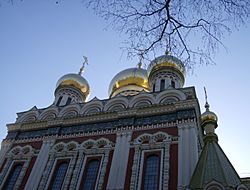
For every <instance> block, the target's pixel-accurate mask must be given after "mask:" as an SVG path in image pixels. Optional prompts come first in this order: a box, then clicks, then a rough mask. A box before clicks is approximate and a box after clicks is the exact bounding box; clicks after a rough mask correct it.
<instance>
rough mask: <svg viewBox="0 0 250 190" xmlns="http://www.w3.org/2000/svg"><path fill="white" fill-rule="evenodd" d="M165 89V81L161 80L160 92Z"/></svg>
mask: <svg viewBox="0 0 250 190" xmlns="http://www.w3.org/2000/svg"><path fill="white" fill-rule="evenodd" d="M164 89H165V79H161V85H160V91H163V90H164Z"/></svg>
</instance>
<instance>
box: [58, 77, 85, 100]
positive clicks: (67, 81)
mask: <svg viewBox="0 0 250 190" xmlns="http://www.w3.org/2000/svg"><path fill="white" fill-rule="evenodd" d="M59 86H73V87H75V88H76V89H78V90H80V91H81V92H82V93H83V94H84V96H85V97H87V96H88V95H89V92H90V88H89V84H88V81H87V80H86V79H85V78H83V77H82V76H81V75H79V74H74V73H71V74H66V75H64V76H62V77H61V78H60V79H59V80H58V81H57V84H56V89H57V88H58V87H59Z"/></svg>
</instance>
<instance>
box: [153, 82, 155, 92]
mask: <svg viewBox="0 0 250 190" xmlns="http://www.w3.org/2000/svg"><path fill="white" fill-rule="evenodd" d="M153 92H155V84H153Z"/></svg>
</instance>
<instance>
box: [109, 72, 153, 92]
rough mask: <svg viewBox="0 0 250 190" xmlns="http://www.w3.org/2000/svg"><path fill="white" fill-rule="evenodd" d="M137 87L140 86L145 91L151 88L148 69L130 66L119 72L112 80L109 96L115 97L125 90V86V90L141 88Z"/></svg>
mask: <svg viewBox="0 0 250 190" xmlns="http://www.w3.org/2000/svg"><path fill="white" fill-rule="evenodd" d="M126 87H128V88H126ZM136 87H139V88H140V89H141V90H145V91H149V90H150V87H149V84H148V76H147V71H146V70H145V69H142V68H129V69H126V70H123V71H121V72H119V73H118V74H117V75H115V77H114V78H113V79H112V80H111V82H110V85H109V96H110V97H113V96H115V95H117V94H119V93H121V92H122V91H123V90H122V88H124V91H125V90H135V91H137V90H138V89H139V88H136ZM141 90H140V91H141Z"/></svg>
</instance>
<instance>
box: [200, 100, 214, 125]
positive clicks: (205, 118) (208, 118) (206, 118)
mask: <svg viewBox="0 0 250 190" xmlns="http://www.w3.org/2000/svg"><path fill="white" fill-rule="evenodd" d="M205 108H206V111H205V112H204V113H203V114H201V124H204V123H207V122H215V123H216V124H217V121H218V118H217V115H216V114H215V113H214V112H212V111H210V110H209V104H208V103H207V102H206V105H205Z"/></svg>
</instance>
